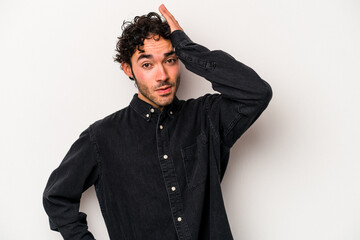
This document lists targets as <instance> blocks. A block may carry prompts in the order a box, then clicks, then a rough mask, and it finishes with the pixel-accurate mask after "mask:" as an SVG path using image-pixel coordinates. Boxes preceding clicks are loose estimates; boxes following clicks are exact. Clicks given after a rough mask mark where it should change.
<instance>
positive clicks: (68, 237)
mask: <svg viewBox="0 0 360 240" xmlns="http://www.w3.org/2000/svg"><path fill="white" fill-rule="evenodd" d="M90 130H91V129H90V127H89V128H88V129H86V130H85V131H83V132H82V133H81V134H80V136H79V138H78V139H77V140H76V141H75V142H74V143H73V144H72V146H71V148H70V150H69V151H68V153H67V154H66V156H65V157H64V159H63V161H62V162H61V164H60V166H59V167H58V168H57V169H55V170H54V171H53V173H52V174H51V176H50V178H49V180H48V183H47V185H46V188H45V191H44V194H43V204H44V208H45V211H46V213H47V214H48V216H49V221H50V228H51V229H52V230H55V231H59V232H60V233H61V235H62V236H63V238H64V239H65V240H79V239H81V240H90V239H95V238H94V236H93V235H92V234H91V233H90V232H89V231H88V226H87V222H86V214H85V213H82V212H79V206H80V198H81V194H82V193H83V192H84V191H85V190H86V189H88V188H89V187H90V186H91V185H93V184H94V183H95V182H96V181H97V179H98V167H97V153H96V151H95V146H94V144H93V142H92V141H91V132H90Z"/></svg>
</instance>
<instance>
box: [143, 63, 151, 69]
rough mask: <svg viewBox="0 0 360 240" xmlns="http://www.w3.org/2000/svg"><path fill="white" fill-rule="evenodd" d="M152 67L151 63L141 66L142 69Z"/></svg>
mask: <svg viewBox="0 0 360 240" xmlns="http://www.w3.org/2000/svg"><path fill="white" fill-rule="evenodd" d="M150 66H151V64H150V63H144V64H143V65H141V67H142V68H150Z"/></svg>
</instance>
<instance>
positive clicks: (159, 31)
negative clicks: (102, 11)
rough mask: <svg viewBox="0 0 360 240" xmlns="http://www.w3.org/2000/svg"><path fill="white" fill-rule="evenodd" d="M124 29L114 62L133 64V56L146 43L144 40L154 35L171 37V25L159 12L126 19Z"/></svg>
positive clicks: (155, 36)
mask: <svg viewBox="0 0 360 240" xmlns="http://www.w3.org/2000/svg"><path fill="white" fill-rule="evenodd" d="M121 29H122V30H123V32H122V34H121V36H120V37H118V40H119V41H118V42H117V44H116V49H115V50H116V52H117V54H116V56H115V58H114V62H119V63H120V64H121V63H123V62H125V63H128V64H129V65H130V66H131V61H130V59H131V56H132V55H133V54H134V53H135V51H136V50H139V51H141V50H140V47H141V46H143V45H144V40H145V39H149V38H150V37H154V39H155V40H158V39H160V37H162V38H164V39H170V33H171V32H170V27H169V25H168V23H167V22H166V21H163V20H162V19H161V17H160V15H159V14H157V13H155V12H150V13H148V14H147V15H142V16H136V17H135V18H134V20H133V22H131V21H124V22H123V25H122V27H121Z"/></svg>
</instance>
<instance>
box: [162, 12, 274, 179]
mask: <svg viewBox="0 0 360 240" xmlns="http://www.w3.org/2000/svg"><path fill="white" fill-rule="evenodd" d="M159 10H160V12H161V14H162V15H163V16H164V17H165V19H166V20H167V22H168V24H169V26H170V29H171V41H172V44H173V47H174V48H175V53H176V55H177V56H178V57H179V58H180V60H181V61H182V63H183V64H184V65H185V67H186V68H187V69H188V70H190V71H192V72H193V73H195V74H197V75H200V76H202V77H204V78H206V79H207V80H209V81H210V82H211V84H212V88H213V89H214V90H215V91H218V92H220V94H213V95H210V94H208V95H206V96H205V98H204V108H205V109H206V114H207V117H208V118H209V122H210V124H211V129H212V135H213V136H215V139H218V141H219V145H218V146H219V147H220V151H221V153H222V154H221V156H220V158H221V159H220V158H219V159H218V162H217V165H218V171H219V176H220V178H221V179H222V177H223V176H224V173H225V169H226V166H227V163H228V159H229V153H230V148H231V147H232V146H233V145H234V143H235V142H236V140H237V139H239V137H240V136H241V135H242V134H243V133H244V132H245V131H246V130H247V129H248V128H249V127H250V126H251V125H252V124H253V123H254V122H255V121H256V120H257V119H258V117H259V116H260V115H261V113H262V112H263V111H264V110H265V108H266V107H267V106H268V104H269V102H270V100H271V98H272V89H271V87H270V85H269V84H268V83H267V82H265V81H264V80H262V79H261V78H260V77H259V75H258V74H257V73H256V72H255V71H254V70H253V69H251V68H250V67H248V66H246V65H244V64H243V63H241V62H239V61H237V60H236V59H235V58H233V57H232V56H230V55H229V54H227V53H226V52H223V51H220V50H216V51H210V50H209V49H207V48H206V47H204V46H201V45H199V44H196V43H194V42H193V41H191V39H190V38H189V37H188V36H187V35H186V34H185V33H184V32H183V30H182V28H181V27H180V26H179V23H178V22H177V21H176V20H175V18H174V17H173V16H172V15H171V14H170V12H169V11H167V9H166V8H165V6H164V5H161V6H160V7H159Z"/></svg>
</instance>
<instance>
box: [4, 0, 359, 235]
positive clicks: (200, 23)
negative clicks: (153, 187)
mask: <svg viewBox="0 0 360 240" xmlns="http://www.w3.org/2000/svg"><path fill="white" fill-rule="evenodd" d="M161 3H162V2H161V1H147V0H138V1H121V0H117V1H115V0H113V1H110V0H104V1H100V0H98V1H91V0H76V1H74V0H72V1H70V0H63V1H50V0H33V1H10V0H7V1H5V0H0V69H1V70H0V80H1V85H0V107H1V108H0V110H1V120H0V121H1V124H0V144H1V162H0V184H1V186H0V187H1V188H0V239H2V240H19V239H55V240H56V239H62V238H61V236H60V234H59V233H56V232H53V231H51V230H50V229H49V224H48V218H47V215H46V214H45V211H44V209H43V206H42V192H43V189H44V187H45V185H46V182H47V180H48V178H49V176H50V173H51V172H52V171H53V170H54V169H55V168H56V167H57V166H58V165H59V164H60V162H61V160H62V159H63V157H64V156H65V154H66V152H67V151H68V150H69V148H70V146H71V144H72V143H73V142H74V141H75V140H76V139H77V138H78V136H79V134H80V133H81V132H82V131H83V130H84V129H85V128H87V127H88V126H89V124H91V123H93V122H94V121H96V120H98V119H101V118H103V117H105V116H107V115H109V114H111V113H113V112H115V111H117V110H119V109H121V108H123V107H125V106H127V105H128V104H129V102H130V100H131V98H132V96H133V94H134V93H135V92H136V91H137V89H136V88H135V87H134V83H133V82H132V81H130V80H129V79H128V78H127V77H126V76H125V74H124V73H123V72H122V71H121V69H120V67H119V64H117V63H115V62H113V56H114V55H115V50H114V49H115V44H116V42H117V37H118V36H119V35H120V34H121V25H122V22H123V21H124V20H130V19H132V18H133V17H134V16H136V15H142V14H145V13H148V12H150V11H156V12H158V6H159V5H160V4H161ZM164 3H165V5H166V6H167V7H168V9H169V10H170V11H171V12H172V13H173V14H174V16H175V17H176V18H177V20H178V21H179V23H180V24H181V26H182V27H183V28H184V30H185V32H186V33H187V34H188V35H189V36H190V38H191V39H192V40H193V41H195V42H197V43H200V44H202V45H204V46H206V47H208V48H209V49H211V50H217V49H221V50H224V51H226V52H228V53H230V54H231V55H232V56H234V57H235V58H236V59H238V60H239V61H241V62H243V63H244V64H246V65H248V66H250V67H252V68H253V69H254V70H255V71H256V72H257V73H258V74H259V75H260V76H261V77H262V78H263V79H265V80H266V81H267V82H268V83H269V84H270V85H271V86H272V89H273V99H272V101H271V102H270V105H269V107H268V108H267V109H266V110H265V112H264V113H263V114H262V116H261V117H260V118H259V119H258V121H257V122H255V124H254V125H253V126H252V127H251V128H250V129H249V130H248V131H247V132H246V133H245V134H244V135H243V136H242V137H241V138H240V139H239V140H238V142H237V143H236V144H235V145H234V147H233V148H232V151H231V157H230V162H229V165H228V169H227V172H226V174H225V177H224V179H223V182H222V184H221V185H222V190H223V195H224V200H225V205H226V209H227V213H228V218H229V221H230V225H231V228H232V232H233V236H234V238H235V239H244V240H289V239H291V240H304V239H306V240H359V239H360V174H359V173H360V162H359V161H360V154H359V148H360V145H359V135H360V128H359V123H360V113H359V103H360V94H359V88H360V83H359V81H360V74H359V68H360V47H359V45H360V44H359V43H360V14H359V13H360V2H359V1H357V0H273V1H266V0H237V1H235V0H234V1H230V0H221V1H209V0H207V1H205V0H203V1H196V0H195V1H194V0H183V1H164ZM181 72H182V84H181V87H180V89H179V92H178V97H179V98H180V99H188V98H192V97H198V96H201V95H203V94H205V93H207V92H213V90H212V89H211V85H210V83H209V82H207V81H206V80H205V79H202V78H200V77H198V76H196V75H194V74H193V73H190V72H188V71H187V70H186V69H185V68H184V66H183V65H182V70H181ZM81 210H82V211H85V212H86V213H87V214H88V222H89V228H90V230H91V231H92V232H93V234H94V235H95V237H96V238H97V239H102V240H105V239H109V237H108V235H107V231H106V228H105V224H104V221H103V218H102V216H101V212H100V208H99V206H98V202H97V199H96V196H95V192H94V189H93V188H90V189H89V190H88V191H86V192H85V193H84V194H83V198H82V200H81Z"/></svg>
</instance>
